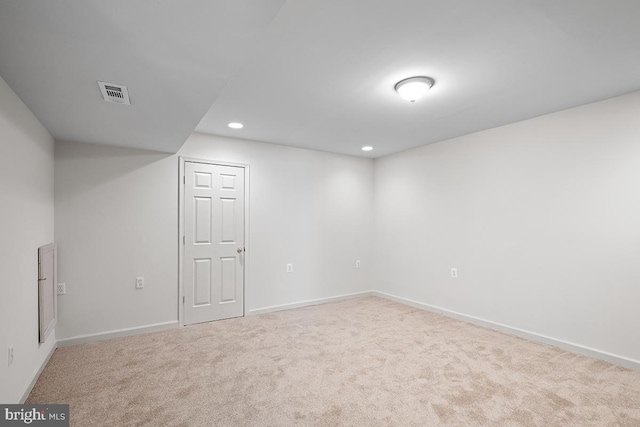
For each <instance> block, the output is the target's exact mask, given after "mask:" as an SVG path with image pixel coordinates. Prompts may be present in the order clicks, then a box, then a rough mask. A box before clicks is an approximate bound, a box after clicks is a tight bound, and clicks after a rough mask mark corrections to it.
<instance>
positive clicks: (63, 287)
mask: <svg viewBox="0 0 640 427" xmlns="http://www.w3.org/2000/svg"><path fill="white" fill-rule="evenodd" d="M56 292H57V294H58V295H65V294H66V293H67V284H66V283H58V284H57V285H56Z"/></svg>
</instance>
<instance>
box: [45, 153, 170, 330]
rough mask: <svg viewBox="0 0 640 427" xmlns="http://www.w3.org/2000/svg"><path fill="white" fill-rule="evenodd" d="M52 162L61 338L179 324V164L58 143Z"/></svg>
mask: <svg viewBox="0 0 640 427" xmlns="http://www.w3.org/2000/svg"><path fill="white" fill-rule="evenodd" d="M55 162H56V163H55V166H56V169H55V197H56V199H55V209H56V213H55V235H56V241H57V243H58V282H65V283H66V291H67V293H66V295H63V296H60V297H59V298H58V313H59V320H58V339H67V338H70V337H77V336H81V335H88V334H96V333H103V332H107V331H114V330H120V329H127V328H135V327H141V326H148V325H156V324H162V323H166V322H175V321H176V320H177V313H178V287H177V283H178V267H177V264H178V250H177V236H178V230H177V223H178V208H177V199H178V162H177V159H176V157H175V156H172V155H168V154H164V153H157V152H153V151H143V150H136V149H129V148H117V147H107V146H100V145H92V144H79V143H71V142H62V141H56V148H55ZM138 276H142V277H144V278H145V288H144V289H143V290H137V289H136V288H135V280H136V277H138Z"/></svg>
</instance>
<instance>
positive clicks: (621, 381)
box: [27, 297, 640, 427]
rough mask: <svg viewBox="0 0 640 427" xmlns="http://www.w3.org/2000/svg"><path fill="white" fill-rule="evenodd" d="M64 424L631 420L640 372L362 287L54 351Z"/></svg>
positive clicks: (636, 412) (47, 378)
mask: <svg viewBox="0 0 640 427" xmlns="http://www.w3.org/2000/svg"><path fill="white" fill-rule="evenodd" d="M27 403H69V404H70V405H71V425H72V426H82V427H84V426H234V427H235V426H290V425H300V426H437V425H450V426H640V372H638V371H632V370H628V369H625V368H621V367H617V366H614V365H611V364H608V363H605V362H602V361H598V360H595V359H590V358H588V357H584V356H579V355H576V354H572V353H568V352H565V351H562V350H559V349H556V348H552V347H548V346H545V345H540V344H536V343H532V342H529V341H526V340H523V339H520V338H516V337H512V336H509V335H505V334H501V333H499V332H495V331H492V330H489V329H485V328H481V327H477V326H474V325H471V324H468V323H465V322H460V321H457V320H453V319H450V318H447V317H444V316H440V315H437V314H433V313H429V312H425V311H422V310H418V309H415V308H412V307H409V306H405V305H402V304H397V303H394V302H391V301H387V300H384V299H381V298H376V297H368V298H361V299H354V300H348V301H341V302H336V303H331V304H324V305H318V306H312V307H306V308H301V309H295V310H289V311H282V312H278V313H272V314H265V315H261V316H253V317H245V318H238V319H231V320H225V321H219V322H212V323H207V324H201V325H195V326H189V327H186V328H180V329H172V330H169V331H163V332H157V333H150V334H145V335H138V336H134V337H126V338H117V339H112V340H109V341H102V342H97V343H92V344H83V345H78V346H73V347H64V348H59V349H58V350H56V352H55V353H54V355H53V357H52V358H51V361H50V362H49V364H48V365H47V367H46V368H45V370H44V372H43V373H42V375H41V377H40V379H39V380H38V382H37V384H36V385H35V388H34V389H33V391H32V393H31V395H30V396H29V398H28V401H27Z"/></svg>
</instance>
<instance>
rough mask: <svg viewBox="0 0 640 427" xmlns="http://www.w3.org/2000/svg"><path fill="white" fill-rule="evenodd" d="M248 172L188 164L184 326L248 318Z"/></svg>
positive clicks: (186, 181) (186, 166) (217, 166)
mask: <svg viewBox="0 0 640 427" xmlns="http://www.w3.org/2000/svg"><path fill="white" fill-rule="evenodd" d="M244 191H245V190H244V168H242V167H235V166H221V165H212V164H206V163H195V162H185V192H184V194H185V200H184V203H185V206H184V213H185V215H184V216H185V224H184V226H185V228H184V230H185V241H184V245H185V247H184V268H183V272H184V281H183V283H184V296H185V301H184V323H185V324H186V325H188V324H192V323H200V322H208V321H211V320H219V319H227V318H230V317H239V316H243V315H244V209H245V206H244V200H245V199H244Z"/></svg>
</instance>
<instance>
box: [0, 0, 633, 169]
mask: <svg viewBox="0 0 640 427" xmlns="http://www.w3.org/2000/svg"><path fill="white" fill-rule="evenodd" d="M639 17H640V2H638V1H637V0H608V1H601V0H598V1H595V0H563V1H555V0H553V1H552V0H519V1H512V0H491V1H478V0H452V1H433V0H395V1H388V0H387V1H381V0H349V1H326V0H305V1H291V0H290V1H288V2H286V3H285V2H284V0H251V1H250V0H245V1H242V0H228V1H223V0H202V1H197V0H182V1H172V0H154V1H151V0H136V1H124V0H111V1H99V0H90V1H69V0H67V1H65V0H29V1H24V0H22V1H20V0H3V1H2V2H1V3H0V75H1V76H2V77H3V78H4V79H5V81H6V82H7V83H8V84H9V85H10V86H11V87H12V88H13V90H14V91H15V92H16V93H17V94H18V96H20V97H21V98H22V99H23V101H24V102H25V104H27V106H28V107H29V108H30V109H31V110H32V111H33V113H34V114H35V115H36V116H37V117H38V119H39V120H40V121H41V122H42V123H43V125H44V126H45V127H46V128H47V129H48V130H49V131H50V132H51V133H52V134H53V135H54V137H55V138H57V139H64V140H71V141H80V142H88V143H100V144H112V145H120V146H130V147H136V148H145V149H154V150H160V151H167V152H176V151H177V150H178V149H179V147H180V146H181V145H182V144H183V143H184V141H185V140H186V138H187V137H188V135H189V134H190V132H192V131H193V130H194V129H195V130H197V131H199V132H204V133H211V134H217V135H226V136H234V137H240V138H248V139H254V140H258V141H264V142H271V143H277V144H283V145H291V146H298V147H304V148H311V149H316V150H323V151H331V152H338V153H344V154H352V155H362V156H369V157H377V156H381V155H385V154H389V153H393V152H398V151H402V150H406V149H409V148H412V147H416V146H420V145H425V144H429V143H433V142H437V141H442V140H444V139H448V138H452V137H455V136H460V135H464V134H467V133H472V132H476V131H479V130H482V129H487V128H491V127H495V126H500V125H504V124H508V123H512V122H515V121H519V120H523V119H527V118H531V117H536V116H539V115H543V114H547V113H551V112H555V111H559V110H562V109H566V108H570V107H574V106H577V105H582V104H585V103H589V102H594V101H598V100H602V99H606V98H610V97H613V96H617V95H621V94H624V93H628V92H632V91H636V90H640V25H638V24H637V21H638V18H639ZM413 75H427V76H430V77H432V78H434V79H435V81H436V83H435V85H434V87H433V88H432V90H431V91H430V92H429V94H428V95H427V97H426V98H424V99H423V100H421V101H419V102H418V103H416V104H415V105H411V104H409V103H407V102H406V101H403V100H402V99H400V98H399V97H398V95H397V94H396V93H395V92H394V90H393V86H394V84H395V83H396V82H397V81H399V80H401V79H403V78H406V77H410V76H413ZM97 80H103V81H107V82H112V83H120V84H125V85H127V86H128V88H129V91H130V94H131V99H132V105H131V106H121V105H116V104H108V103H105V102H104V101H103V100H102V98H101V96H100V92H99V90H98V87H97V84H96V81H97ZM203 116H204V117H203ZM201 119H202V120H201ZM231 121H239V122H242V123H244V125H245V127H244V128H243V129H241V130H232V129H229V128H228V127H227V123H229V122H231ZM363 145H372V146H373V147H374V151H372V152H370V153H363V152H362V151H361V150H360V147H361V146H363Z"/></svg>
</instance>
